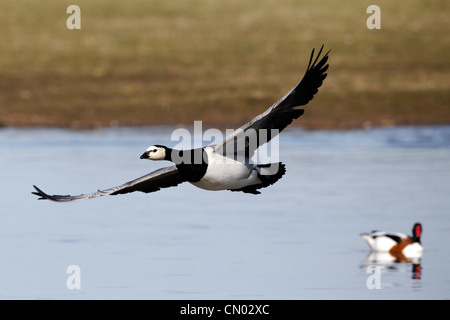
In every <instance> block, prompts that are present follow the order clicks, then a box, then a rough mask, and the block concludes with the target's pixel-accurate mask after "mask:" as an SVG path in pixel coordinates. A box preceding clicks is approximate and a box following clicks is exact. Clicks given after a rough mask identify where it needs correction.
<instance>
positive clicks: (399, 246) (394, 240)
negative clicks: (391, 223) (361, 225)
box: [361, 223, 423, 258]
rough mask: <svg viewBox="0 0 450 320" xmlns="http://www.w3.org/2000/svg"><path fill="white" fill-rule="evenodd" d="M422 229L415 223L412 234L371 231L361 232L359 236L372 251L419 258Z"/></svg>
mask: <svg viewBox="0 0 450 320" xmlns="http://www.w3.org/2000/svg"><path fill="white" fill-rule="evenodd" d="M422 231H423V229H422V225H421V224H420V223H415V224H414V226H413V229H412V236H408V235H406V234H404V233H388V232H385V231H372V233H363V234H361V236H362V237H363V239H364V240H365V241H366V242H367V244H368V245H369V247H370V249H372V251H373V252H385V253H389V254H391V255H393V256H395V257H398V256H404V257H407V258H420V257H421V256H422V253H423V246H422V244H421V243H420V237H421V236H422Z"/></svg>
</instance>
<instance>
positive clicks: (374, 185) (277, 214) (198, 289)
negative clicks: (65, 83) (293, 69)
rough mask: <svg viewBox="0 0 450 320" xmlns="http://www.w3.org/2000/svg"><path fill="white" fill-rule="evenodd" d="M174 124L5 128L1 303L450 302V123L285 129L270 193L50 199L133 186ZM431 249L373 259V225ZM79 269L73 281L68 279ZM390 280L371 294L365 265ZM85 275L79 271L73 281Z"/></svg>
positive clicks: (0, 164)
mask: <svg viewBox="0 0 450 320" xmlns="http://www.w3.org/2000/svg"><path fill="white" fill-rule="evenodd" d="M171 132H172V128H166V127H163V128H140V129H132V128H116V129H103V130H94V131H81V132H80V131H77V132H74V131H66V130H57V129H11V128H3V129H0V168H1V171H0V298H1V299H449V298H450V274H449V271H448V270H450V249H449V248H450V246H449V230H450V216H449V215H450V197H449V195H450V126H441V127H400V128H386V129H373V130H354V131H305V130H301V129H292V130H287V131H285V132H283V133H282V135H281V138H280V160H281V161H283V162H284V163H285V164H286V166H287V173H286V175H285V176H284V177H283V179H281V180H280V181H278V182H277V183H276V184H275V185H273V186H272V187H270V188H267V189H264V190H263V191H262V194H261V195H259V196H254V195H248V194H241V193H235V192H233V193H232V192H226V191H220V192H212V191H205V190H201V189H197V188H195V187H194V186H192V185H190V184H183V185H181V186H179V187H177V188H171V189H164V190H162V191H160V192H157V193H152V194H147V195H146V194H143V193H133V194H127V195H121V196H109V197H102V198H98V199H92V200H87V201H81V202H75V203H54V202H49V201H37V200H36V197H35V196H33V195H32V194H31V193H30V192H31V191H33V189H32V185H33V184H36V185H37V186H39V187H41V188H42V189H43V190H44V191H47V192H49V193H51V194H54V193H56V194H79V193H85V192H90V191H95V190H97V189H98V188H107V187H111V186H116V185H119V184H122V183H123V182H126V181H129V180H131V179H134V178H136V177H139V176H141V175H144V174H146V173H148V172H150V171H152V170H154V169H157V168H159V167H161V166H167V165H169V164H168V163H164V162H151V161H144V160H140V159H139V156H140V155H141V154H142V152H143V151H145V149H146V148H147V147H148V146H149V145H151V144H167V145H169V146H170V145H173V143H171V142H170V136H171ZM416 221H419V222H422V224H423V227H424V233H423V238H422V243H423V244H424V247H425V252H424V255H423V257H422V259H421V261H420V262H419V264H420V269H418V268H417V266H416V269H414V265H413V264H412V263H383V262H377V263H375V262H370V261H366V258H367V256H368V255H369V251H368V247H367V245H366V244H365V243H364V241H363V240H362V239H361V238H360V236H359V234H360V233H362V232H367V231H371V230H373V229H379V230H387V231H394V232H404V233H408V234H409V233H410V232H411V228H412V225H413V223H414V222H416ZM71 265H76V266H78V268H79V270H80V273H77V274H76V276H77V278H76V279H75V282H73V283H77V284H80V286H81V287H80V289H69V288H68V286H67V280H68V278H69V277H72V276H74V275H75V274H68V273H66V269H67V268H68V267H69V266H71ZM371 266H376V267H379V269H377V270H379V271H380V273H379V275H380V277H379V283H380V285H381V287H380V289H369V288H368V286H367V280H368V279H369V277H370V276H371V275H372V273H367V271H368V267H371ZM71 279H72V278H71Z"/></svg>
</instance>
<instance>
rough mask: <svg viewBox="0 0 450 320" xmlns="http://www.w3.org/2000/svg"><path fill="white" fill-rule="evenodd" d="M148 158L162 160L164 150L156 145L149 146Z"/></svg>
mask: <svg viewBox="0 0 450 320" xmlns="http://www.w3.org/2000/svg"><path fill="white" fill-rule="evenodd" d="M146 152H147V153H148V158H149V159H150V160H164V158H165V157H166V150H165V149H164V148H161V147H157V146H150V147H148V148H147V150H146Z"/></svg>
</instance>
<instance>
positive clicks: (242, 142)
mask: <svg viewBox="0 0 450 320" xmlns="http://www.w3.org/2000/svg"><path fill="white" fill-rule="evenodd" d="M322 49H323V45H322V47H321V48H320V51H319V53H318V54H317V56H316V58H315V59H314V49H313V50H312V52H311V57H310V59H309V63H308V67H307V69H306V72H305V74H304V76H303V78H302V79H301V80H300V81H299V82H298V83H297V84H296V85H295V86H294V87H293V88H292V89H291V90H290V91H289V92H288V93H287V94H285V95H284V96H283V97H282V98H281V99H280V100H278V101H277V102H275V103H274V104H273V105H272V106H271V107H270V108H269V109H267V111H266V112H264V113H262V114H260V115H259V116H257V117H255V118H254V119H253V120H251V121H249V122H248V123H246V124H244V125H243V126H242V127H240V128H239V129H237V130H235V131H234V132H233V133H232V134H230V135H228V136H227V137H226V138H225V139H224V140H223V141H222V142H220V143H218V144H215V145H209V146H206V147H203V148H197V149H191V150H175V149H171V148H168V147H166V146H162V145H152V146H150V147H149V148H148V149H147V150H146V151H145V152H144V153H143V154H142V155H141V157H140V158H141V159H149V160H168V161H172V162H173V163H174V165H172V166H170V167H166V168H161V169H158V170H155V171H153V172H151V173H149V174H147V175H145V176H142V177H140V178H137V179H135V180H132V181H129V182H127V183H124V184H123V185H121V186H118V187H113V188H109V189H105V190H98V191H97V192H92V193H87V194H81V195H76V196H72V195H49V194H46V193H45V192H43V191H42V190H41V189H39V188H38V187H36V186H33V187H34V188H35V189H36V192H32V193H33V194H35V195H37V196H39V197H40V198H39V200H42V199H48V200H52V201H58V202H69V201H77V200H83V199H91V198H96V197H100V196H105V195H117V194H124V193H129V192H134V191H141V192H145V193H150V192H155V191H159V190H160V189H161V188H168V187H175V186H177V185H179V184H180V183H183V182H190V183H191V184H193V185H194V186H196V187H199V188H202V189H206V190H230V191H241V192H245V193H250V194H259V193H260V191H259V189H261V188H265V187H268V186H270V185H272V184H274V183H275V182H276V181H277V180H278V179H280V178H281V177H282V176H283V175H284V173H285V172H286V169H285V165H284V164H283V163H281V162H278V163H269V164H254V163H252V162H251V161H250V160H249V159H251V157H252V156H253V154H254V152H255V151H256V149H257V148H258V147H260V146H261V145H263V144H265V143H266V142H268V141H270V139H271V138H273V137H274V136H276V135H277V134H278V133H279V132H281V131H282V130H283V129H284V128H286V127H287V126H288V125H289V124H290V123H291V122H292V121H293V120H294V119H297V118H298V117H300V116H301V115H303V112H304V109H296V108H295V107H297V106H303V105H306V104H307V103H308V102H309V101H311V100H312V98H313V97H314V95H315V94H316V93H317V92H318V89H319V87H320V86H321V85H322V82H323V81H324V79H325V78H326V76H327V74H326V71H327V69H328V64H326V62H327V60H328V53H329V51H328V52H327V53H326V54H325V55H324V56H323V57H322V58H321V59H320V61H319V57H320V55H321V53H322ZM192 159H197V160H198V159H200V160H199V161H192Z"/></svg>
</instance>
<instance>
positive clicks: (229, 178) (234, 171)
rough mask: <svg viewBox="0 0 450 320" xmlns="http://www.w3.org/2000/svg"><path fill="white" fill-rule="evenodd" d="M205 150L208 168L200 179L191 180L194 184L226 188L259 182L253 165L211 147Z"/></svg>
mask: <svg viewBox="0 0 450 320" xmlns="http://www.w3.org/2000/svg"><path fill="white" fill-rule="evenodd" d="M205 150H206V154H207V155H208V169H207V170H206V173H205V175H204V176H203V178H202V179H201V180H200V181H198V182H191V183H192V184H193V185H194V186H196V187H198V188H201V189H206V190H227V189H240V188H243V187H246V186H249V185H253V184H258V183H261V181H260V180H259V178H258V173H257V171H256V168H255V166H254V165H252V164H248V165H247V164H245V163H244V162H240V161H236V160H233V159H230V158H226V157H223V156H222V155H219V154H216V153H215V152H214V151H213V149H212V148H211V147H206V148H205Z"/></svg>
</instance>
